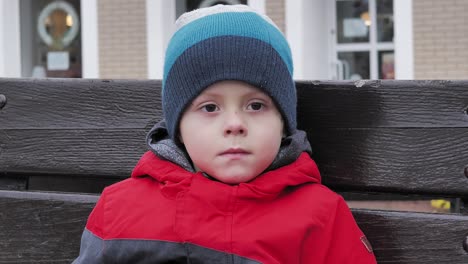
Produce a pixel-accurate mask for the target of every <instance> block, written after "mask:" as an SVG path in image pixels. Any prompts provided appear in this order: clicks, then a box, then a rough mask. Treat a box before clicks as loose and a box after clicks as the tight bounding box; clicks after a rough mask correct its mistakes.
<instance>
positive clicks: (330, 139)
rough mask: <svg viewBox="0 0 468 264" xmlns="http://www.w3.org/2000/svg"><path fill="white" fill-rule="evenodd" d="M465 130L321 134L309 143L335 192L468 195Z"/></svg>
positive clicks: (313, 133) (332, 131)
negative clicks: (337, 190)
mask: <svg viewBox="0 0 468 264" xmlns="http://www.w3.org/2000/svg"><path fill="white" fill-rule="evenodd" d="M467 135H468V129H466V128H440V129H439V128H421V129H419V128H418V129H410V128H408V129H398V128H388V129H385V128H379V129H322V130H320V131H311V132H310V133H309V139H310V141H311V144H312V149H313V151H314V153H315V154H314V158H315V160H316V161H317V163H318V165H319V168H320V171H321V172H322V174H323V180H324V183H325V184H327V185H329V186H331V187H333V188H335V189H339V190H346V191H349V190H361V191H384V192H397V193H398V192H400V193H414V194H427V195H442V196H443V195H449V196H450V195H458V196H465V197H466V196H468V178H467V177H466V176H465V175H464V169H465V167H466V166H467V164H468V140H467V139H466V138H467Z"/></svg>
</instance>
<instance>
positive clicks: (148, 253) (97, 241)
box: [73, 229, 260, 264]
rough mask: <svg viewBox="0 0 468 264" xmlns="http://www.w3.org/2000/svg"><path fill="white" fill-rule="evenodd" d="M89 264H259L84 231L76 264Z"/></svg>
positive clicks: (174, 245) (210, 251) (216, 253)
mask: <svg viewBox="0 0 468 264" xmlns="http://www.w3.org/2000/svg"><path fill="white" fill-rule="evenodd" d="M79 263H86V264H94V263H132V264H138V263H191V264H201V263H204V264H217V263H226V264H258V263H260V262H257V261H254V260H251V259H248V258H244V257H241V256H238V255H234V254H229V253H226V252H222V251H217V250H213V249H209V248H206V247H202V246H198V245H194V244H191V243H178V242H169V241H161V240H148V239H141V240H140V239H109V240H103V239H101V238H99V237H97V236H95V235H94V234H93V233H91V232H90V231H89V230H87V229H85V231H84V232H83V236H82V238H81V249H80V255H79V257H78V258H77V259H75V261H73V264H79Z"/></svg>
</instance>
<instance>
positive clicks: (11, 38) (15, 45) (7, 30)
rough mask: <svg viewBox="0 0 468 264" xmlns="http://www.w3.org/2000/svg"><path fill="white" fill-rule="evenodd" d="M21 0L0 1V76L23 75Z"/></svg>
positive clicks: (13, 76) (14, 76)
mask: <svg viewBox="0 0 468 264" xmlns="http://www.w3.org/2000/svg"><path fill="white" fill-rule="evenodd" d="M19 12H20V9H19V0H8V1H0V77H10V78H18V77H21V42H20V21H19Z"/></svg>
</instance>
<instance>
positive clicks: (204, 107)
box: [202, 104, 218, 113]
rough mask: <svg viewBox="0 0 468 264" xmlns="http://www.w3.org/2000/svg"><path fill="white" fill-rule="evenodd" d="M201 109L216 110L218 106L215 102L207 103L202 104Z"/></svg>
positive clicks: (206, 110)
mask: <svg viewBox="0 0 468 264" xmlns="http://www.w3.org/2000/svg"><path fill="white" fill-rule="evenodd" d="M202 110H203V111H205V112H209V113H211V112H214V111H216V110H218V107H217V106H216V105H215V104H207V105H204V106H202Z"/></svg>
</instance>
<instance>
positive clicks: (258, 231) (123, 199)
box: [74, 152, 376, 264]
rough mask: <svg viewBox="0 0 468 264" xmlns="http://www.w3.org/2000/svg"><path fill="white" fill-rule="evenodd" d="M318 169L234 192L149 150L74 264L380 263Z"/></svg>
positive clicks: (300, 165) (106, 204)
mask: <svg viewBox="0 0 468 264" xmlns="http://www.w3.org/2000/svg"><path fill="white" fill-rule="evenodd" d="M364 239H365V238H364V235H363V233H362V232H361V230H360V229H359V228H358V226H357V225H356V222H355V221H354V219H353V216H352V215H351V212H350V210H349V209H348V207H347V205H346V203H345V202H344V200H343V198H342V197H341V196H339V195H337V194H335V193H334V192H332V191H330V190H329V189H328V188H327V187H325V186H323V185H322V184H320V174H319V172H318V169H317V166H316V165H315V163H314V161H313V160H312V159H311V158H310V157H309V155H308V154H306V153H303V154H302V155H301V156H300V157H299V158H298V160H297V161H296V162H294V163H292V164H290V165H287V166H284V167H281V168H279V169H276V170H273V171H269V172H266V173H264V174H262V175H260V176H258V177H257V178H256V179H254V180H253V181H251V182H248V183H241V184H239V185H227V184H224V183H221V182H217V181H214V180H210V179H208V178H206V177H205V176H203V175H202V174H201V173H191V172H188V171H186V170H184V169H182V168H181V167H179V166H178V165H176V164H174V163H171V162H169V161H164V160H161V159H159V158H158V157H157V156H156V155H154V154H153V153H152V152H147V153H146V154H145V155H144V156H143V157H142V159H141V160H140V161H139V163H138V165H137V166H136V168H135V169H134V171H133V173H132V177H131V178H130V179H127V180H124V181H122V182H120V183H117V184H114V185H112V186H110V187H108V188H106V189H105V190H104V192H103V193H102V195H101V198H100V200H99V201H98V203H97V205H96V207H95V208H94V210H93V212H92V213H91V215H90V216H89V219H88V223H87V225H86V229H85V231H84V233H83V237H82V242H81V243H82V244H81V250H80V256H79V257H78V258H77V259H76V260H75V262H74V263H238V264H240V263H245V264H253V263H286V264H293V263H359V264H366V263H376V262H375V258H374V255H373V254H372V253H371V252H370V250H368V247H366V246H365V244H364V243H363V242H361V240H364Z"/></svg>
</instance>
